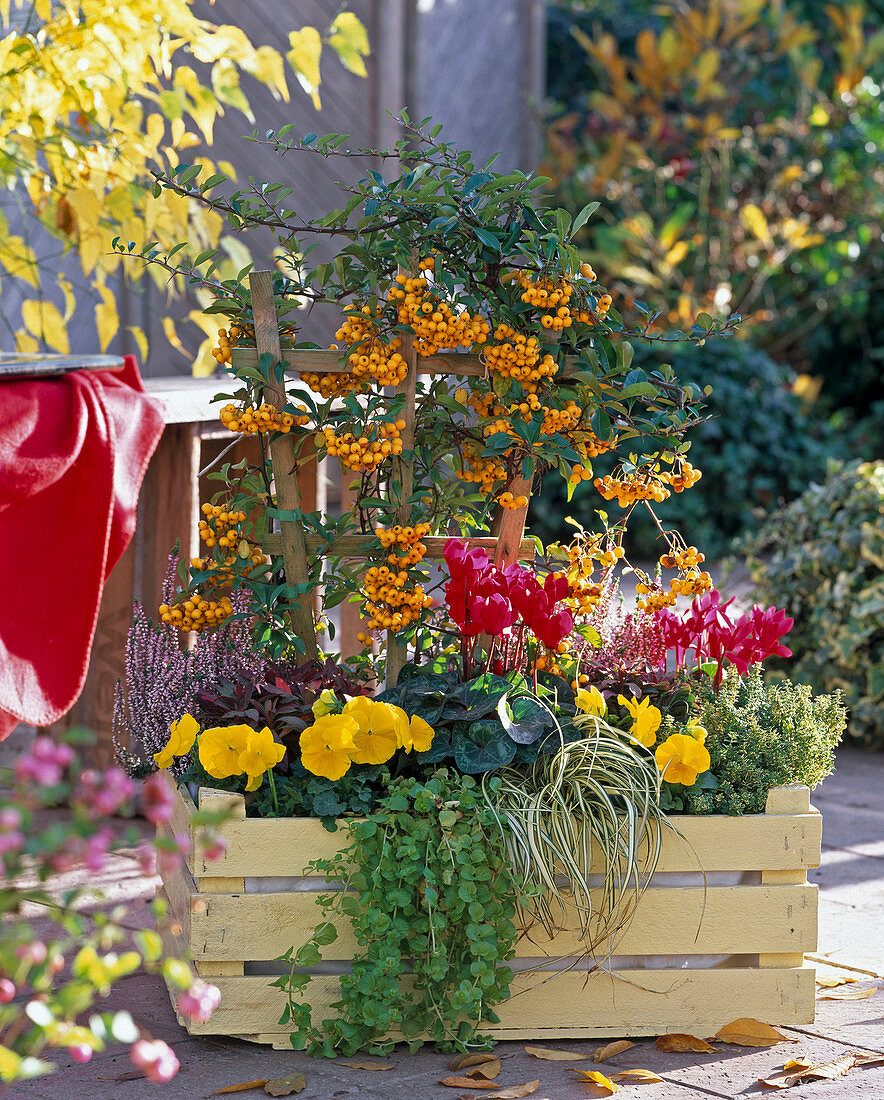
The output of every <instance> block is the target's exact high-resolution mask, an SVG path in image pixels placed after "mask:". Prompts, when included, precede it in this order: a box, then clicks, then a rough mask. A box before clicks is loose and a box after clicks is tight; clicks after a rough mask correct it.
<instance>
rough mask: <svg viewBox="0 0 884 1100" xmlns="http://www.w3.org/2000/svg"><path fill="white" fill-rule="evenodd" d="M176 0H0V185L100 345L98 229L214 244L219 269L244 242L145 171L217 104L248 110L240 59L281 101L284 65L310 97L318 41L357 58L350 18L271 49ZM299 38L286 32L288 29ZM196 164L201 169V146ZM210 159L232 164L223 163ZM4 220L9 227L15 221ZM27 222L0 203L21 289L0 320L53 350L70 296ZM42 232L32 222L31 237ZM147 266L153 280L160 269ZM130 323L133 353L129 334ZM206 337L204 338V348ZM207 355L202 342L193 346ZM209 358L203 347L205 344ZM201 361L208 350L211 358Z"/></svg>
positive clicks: (0, 280) (209, 122) (106, 327)
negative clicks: (66, 260) (75, 288)
mask: <svg viewBox="0 0 884 1100" xmlns="http://www.w3.org/2000/svg"><path fill="white" fill-rule="evenodd" d="M191 5H192V0H127V2H126V3H125V4H109V3H108V2H107V0H77V2H74V0H36V3H34V2H32V0H0V185H2V186H3V187H4V188H5V189H6V191H7V192H8V193H9V195H10V197H11V201H12V203H13V204H15V203H17V204H18V207H19V209H21V210H22V212H23V214H24V225H25V227H27V225H28V224H29V223H32V220H34V219H36V220H37V221H39V223H40V225H41V226H42V227H43V228H44V229H45V230H47V231H48V232H49V233H50V234H51V235H52V237H53V238H55V239H57V240H59V241H60V242H61V244H62V249H61V250H63V251H64V252H70V251H73V252H75V253H76V255H77V257H78V261H79V266H80V268H81V270H82V274H83V277H84V282H85V284H86V285H88V287H89V288H90V290H91V295H90V297H91V298H92V299H93V300H94V302H95V305H94V310H95V323H96V328H97V332H98V337H99V343H100V345H101V350H102V351H104V350H105V349H106V348H107V347H108V345H109V343H110V341H111V340H112V339H113V338H114V336H115V335H116V334H117V331H118V329H119V325H120V321H119V317H118V314H117V307H116V300H115V296H114V294H113V292H112V289H111V283H112V280H114V279H119V278H121V277H124V276H125V272H124V271H123V270H122V269H121V267H120V256H119V255H118V254H115V253H114V251H113V248H112V241H113V239H114V238H115V237H120V238H121V239H123V240H125V241H127V242H128V241H133V242H135V244H136V245H137V246H138V247H141V246H142V245H144V244H146V243H148V242H149V241H156V242H157V243H158V244H159V245H160V247H161V248H166V249H168V248H170V247H171V246H172V245H173V244H174V243H175V242H176V241H179V240H189V241H190V242H191V245H192V246H193V247H194V248H195V249H196V250H200V249H208V248H215V247H219V246H220V247H221V248H223V249H224V250H225V253H226V255H227V260H226V261H225V262H226V264H227V266H228V267H229V272H225V268H224V267H223V266H222V267H221V268H220V273H221V275H222V277H223V276H224V275H225V274H226V273H230V274H232V273H234V272H235V271H236V270H239V268H240V267H242V266H243V264H244V263H247V262H248V256H247V255H246V254H245V253H244V249H243V248H242V245H241V244H240V243H239V242H237V241H233V240H230V239H227V238H224V237H222V235H221V231H222V220H221V219H220V218H219V217H218V215H216V214H215V213H214V212H213V211H207V210H205V209H204V208H202V207H200V206H199V205H197V204H195V203H193V202H191V201H189V200H188V199H186V198H183V197H182V196H179V195H175V194H174V193H172V192H171V191H165V190H164V191H162V192H161V193H160V195H159V196H158V197H156V198H154V197H152V195H151V190H150V188H151V185H152V184H153V179H152V175H151V173H152V171H162V170H169V169H171V168H174V167H175V166H176V165H178V164H180V163H181V162H182V161H186V160H187V159H188V154H187V151H188V150H189V149H191V148H193V147H194V146H196V145H201V144H203V143H205V144H207V145H210V144H211V141H212V134H213V127H214V124H215V122H216V120H217V119H218V118H219V117H220V116H221V115H222V114H223V113H224V112H225V111H226V110H230V109H232V110H235V111H239V112H241V113H242V114H244V115H245V116H246V117H247V118H248V119H249V121H250V122H254V121H255V120H254V118H253V116H252V114H251V112H250V109H249V102H248V99H247V98H246V96H245V94H244V92H243V90H242V88H241V86H240V78H241V76H242V74H243V73H247V74H249V75H251V76H253V77H255V78H256V79H257V80H259V81H261V82H262V83H263V84H265V85H266V86H267V87H269V88H270V89H271V90H272V92H273V95H274V96H275V98H277V99H279V100H282V101H286V102H287V101H288V99H289V89H288V83H287V73H286V68H287V66H288V68H289V69H290V70H291V71H292V72H293V73H294V75H295V77H296V78H297V80H298V81H299V83H300V84H301V86H302V87H303V88H304V89H305V90H306V91H307V92H308V93H309V94H310V95H311V96H312V97H313V100H314V103H315V104H316V106H317V107H318V106H319V94H318V93H319V83H320V76H319V68H320V60H321V57H322V53H323V48H324V46H328V47H330V48H331V49H332V50H333V51H334V52H335V53H336V54H337V55H338V57H339V58H340V60H341V63H342V64H343V65H344V66H345V67H346V68H348V69H349V70H350V71H352V72H355V73H358V74H360V75H364V74H365V66H364V63H363V61H362V59H363V57H364V55H365V54H367V53H368V42H367V38H366V33H365V29H364V27H363V26H362V24H361V23H360V22H359V20H358V19H356V17H355V16H353V15H352V14H349V13H342V14H341V15H339V16H338V18H337V19H336V20H335V21H334V22H333V23H332V25H331V27H330V28H327V29H325V30H324V33H323V34H320V31H319V30H317V29H316V28H313V27H304V28H303V29H301V30H299V31H297V32H294V33H293V35H292V39H293V48H292V49H291V50H290V51H289V52H288V53H287V54H286V57H285V58H283V56H282V55H281V54H280V53H279V52H278V51H277V50H275V49H273V48H271V47H270V46H255V45H254V44H253V43H252V42H251V41H250V40H249V38H248V36H247V35H246V34H245V33H244V32H243V31H242V30H241V29H240V28H239V27H236V26H223V25H216V24H213V23H210V22H207V21H206V20H203V19H198V18H197V17H196V16H195V15H194V14H193V12H192V10H191ZM296 39H297V41H298V42H300V43H306V46H304V45H302V46H301V47H300V48H296V47H295V44H294V42H295V40H296ZM195 162H196V163H200V164H203V165H204V166H205V171H204V176H205V175H206V174H208V173H212V172H215V171H216V166H215V165H214V164H212V162H211V161H210V160H208V159H207V158H205V157H202V156H200V157H197V158H195ZM217 170H219V171H223V172H225V174H227V175H232V169H231V167H230V165H219V166H218V167H217ZM15 228H19V227H18V226H17V225H16V226H15ZM30 236H31V235H30V233H29V232H27V229H26V228H25V231H23V232H22V233H21V234H11V233H10V232H9V225H8V222H7V219H6V218H5V217H4V216H3V214H2V212H0V293H3V292H4V291H7V292H9V291H11V290H15V289H16V288H18V289H19V295H20V296H21V292H22V291H24V295H23V296H24V297H25V299H26V300H25V302H24V306H23V309H22V311H21V313H22V316H21V323H20V326H19V327H18V328H17V330H16V331H15V343H16V347H17V348H18V350H20V351H26V352H38V351H41V350H46V349H49V350H51V351H59V352H65V351H68V350H69V340H68V333H67V322H68V320H69V319H70V317H71V316H72V314H73V310H74V306H73V304H72V302H73V299H72V298H71V299H68V297H67V296H65V303H64V305H63V306H61V305H60V304H56V303H58V302H59V294H58V270H57V263H53V262H52V259H53V258H54V257H57V256H58V255H59V251H60V250H59V249H58V247H57V246H56V247H55V248H54V249H53V253H52V256H50V255H48V254H46V253H45V252H44V253H43V254H41V253H40V252H39V251H38V247H35V246H33V245H32V243H31V240H30ZM44 239H45V237H44ZM151 276H152V277H153V278H154V279H155V280H156V282H157V284H158V286H160V287H161V288H162V289H163V291H164V292H166V290H167V283H166V280H165V278H164V277H163V273H162V272H160V271H158V270H156V271H154V270H153V269H151ZM131 334H132V336H133V338H134V340H135V342H136V344H137V345H138V347H139V350H140V351H141V353H142V355H143V354H145V353H146V344H145V339H144V334H143V333H142V332H141V330H139V329H136V328H134V327H133V328H132V329H131ZM207 350H208V349H206V351H207ZM207 357H208V356H207ZM209 362H210V363H211V362H212V361H211V359H209ZM212 365H213V366H214V363H212Z"/></svg>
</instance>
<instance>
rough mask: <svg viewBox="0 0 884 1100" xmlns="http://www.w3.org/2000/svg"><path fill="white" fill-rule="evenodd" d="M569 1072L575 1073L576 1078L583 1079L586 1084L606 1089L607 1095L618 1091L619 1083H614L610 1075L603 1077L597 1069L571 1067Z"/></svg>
mask: <svg viewBox="0 0 884 1100" xmlns="http://www.w3.org/2000/svg"><path fill="white" fill-rule="evenodd" d="M571 1072H572V1073H576V1074H577V1078H576V1080H579V1081H583V1082H585V1083H586V1084H587V1085H590V1084H592V1085H598V1086H599V1087H600V1088H603V1089H607V1090H608V1092H607V1095H608V1096H613V1095H614V1093H615V1092H619V1091H620V1086H619V1085H615V1084H614V1082H613V1081H612V1080H611V1078H610V1077H605V1075H604V1074H603V1073H600V1072H599V1071H598V1070H597V1069H572V1070H571Z"/></svg>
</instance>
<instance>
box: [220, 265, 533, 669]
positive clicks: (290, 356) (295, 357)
mask: <svg viewBox="0 0 884 1100" xmlns="http://www.w3.org/2000/svg"><path fill="white" fill-rule="evenodd" d="M249 288H250V290H251V295H252V311H253V314H254V320H255V344H256V347H255V348H234V349H233V352H232V360H233V366H234V367H257V365H258V360H259V357H260V356H261V355H263V354H265V353H267V354H269V355H270V356H271V357H272V359H273V361H274V362H279V361H282V362H284V363H285V364H286V367H287V368H288V369H290V370H291V371H297V372H305V373H311V374H342V373H346V372H347V371H348V367H347V364H346V356H345V355H342V353H341V352H338V351H322V350H300V351H283V350H282V348H281V346H280V341H279V325H278V320H277V314H276V302H275V300H274V297H273V277H272V275H271V273H270V272H269V271H256V272H253V273H252V274H251V275H250V276H249ZM399 350H400V354H401V355H402V357H403V359H405V360H406V362H407V364H408V371H407V373H406V376H405V378H404V379H403V381H402V382H401V383H400V384H399V385H398V386H397V387H396V391H395V392H396V393H398V394H401V395H402V396H403V397H404V399H405V407H404V410H403V412H402V419H403V420H404V421H405V429H404V430H403V431H402V433H401V440H402V457H398V458H395V459H394V460H393V462H394V467H393V470H394V477H395V479H396V480H397V481H398V482H399V485H400V501H401V504H400V506H399V522H400V523H403V524H405V523H407V522H408V519H409V506H408V499H409V497H410V496H411V494H412V491H413V487H414V461H413V459H412V458H410V457H408V456H409V455H410V454H411V452H412V450H413V447H414V421H415V387H416V384H417V376H418V375H419V374H430V375H454V376H458V377H474V378H475V377H482V376H483V375H484V374H485V373H486V367H485V364H484V363H483V362H482V361H481V359H480V357H479V356H478V355H475V354H472V353H469V352H456V351H453V352H448V353H446V354H440V355H432V356H421V355H419V354H418V352H417V351H416V350H415V348H414V338H413V337H411V336H403V338H402V346H401V348H400V349H399ZM263 400H265V401H267V402H268V403H272V404H274V405H276V407H277V408H282V407H283V405H284V404H285V403H286V396H285V392H284V385H283V384H281V383H277V382H275V381H272V382H270V383H268V384H267V385H265V387H264V391H263ZM270 457H271V460H272V462H273V474H274V482H275V488H276V500H277V507H278V508H279V509H280V510H281V511H282V512H283V513H288V514H289V515H294V516H295V517H300V515H301V496H300V492H299V490H298V483H297V478H296V476H295V472H296V468H297V457H298V456H297V449H296V445H295V437H293V436H292V435H281V434H278V433H276V434H274V435H273V436H272V438H271V440H270ZM523 473H524V471H521V472H520V473H519V474H518V476H514V477H511V478H510V479H509V481H508V482H507V486H506V488H507V490H508V491H509V492H511V493H512V494H513V496H515V497H518V496H525V497H528V498H529V499H530V496H531V485H532V480H533V478H531V477H528V478H526V477H524V476H522V475H523ZM527 511H528V509H527V505H526V506H525V507H524V508H513V509H505V508H501V507H498V509H497V514H496V516H495V518H494V520H493V523H492V535H491V536H490V537H485V538H472V539H467V540H466V541H467V543H468V545H469V546H470V547H479V546H481V547H484V548H485V549H486V550H487V551H488V553H489V556H490V557H491V558H492V559H493V560H494V561H495V562H496V563H497V564H499V565H510V564H511V563H512V562H514V561H517V560H531V559H533V557H534V542H533V540H531V539H528V538H524V537H523V536H524V532H525V517H526V514H527ZM447 541H448V539H447V538H446V537H429V538H425V539H423V540H422V542H423V543H424V545H425V546H426V547H427V552H426V554H425V555H424V557H425V558H428V559H431V560H432V559H440V558H441V557H442V551H443V548H444V546H445V543H446V542H447ZM263 547H264V549H265V550H266V551H267V552H268V553H270V554H281V555H282V558H283V561H284V564H285V571H286V579H287V581H288V583H289V584H301V583H306V581H307V578H308V574H309V556H310V555H315V554H316V553H317V552H318V551H320V549H321V550H322V551H324V552H325V553H333V554H335V555H341V556H343V557H348V558H353V559H356V560H359V559H366V558H368V557H369V556H370V551H371V548H372V547H373V538H372V537H369V536H363V535H347V536H343V537H341V538H338V539H337V540H336V541H335V542H334V543H333V544H332V545H331V546H330V547H328V546H327V545H326V544H325V543H324V542H323V541H322V540H320V539H318V538H316V537H315V536H309V535H306V534H305V532H304V525H303V522H302V521H301V519H300V518H294V519H292V518H285V519H281V520H280V532H279V534H278V535H270V536H268V537H266V538H265V539H264V540H263ZM291 624H292V629H293V630H294V632H295V633H296V634H297V636H298V637H299V638H301V639H302V640H303V642H304V644H305V646H306V656H307V657H308V658H309V657H315V656H316V653H317V646H316V631H315V627H314V622H313V610H312V607H311V601H310V600H309V598H306V597H305V598H304V599H302V600H301V601H299V603H298V604H297V605H295V606H293V607H292V610H291ZM406 659H407V653H406V646H405V644H404V643H402V642H400V641H398V640H397V638H396V635H395V633H393V632H388V635H387V683H388V684H395V682H396V679H397V677H398V675H399V670H400V669H401V668H402V666H403V664H404V663H405V661H406Z"/></svg>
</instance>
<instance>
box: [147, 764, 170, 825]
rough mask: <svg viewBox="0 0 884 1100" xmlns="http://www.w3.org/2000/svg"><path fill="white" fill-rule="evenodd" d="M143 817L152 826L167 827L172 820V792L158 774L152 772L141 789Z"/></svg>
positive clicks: (162, 777)
mask: <svg viewBox="0 0 884 1100" xmlns="http://www.w3.org/2000/svg"><path fill="white" fill-rule="evenodd" d="M141 801H142V805H143V807H144V816H145V817H146V818H147V820H148V821H149V822H150V823H151V824H152V825H168V824H169V822H170V821H171V820H172V809H173V806H174V802H173V800H172V791H171V789H170V788H169V784H168V783H167V782H166V780H165V778H164V776H163V775H162V774H161V773H160V772H152V773H151V774H150V775H149V776H148V777H147V779H145V781H144V785H143V786H142V788H141Z"/></svg>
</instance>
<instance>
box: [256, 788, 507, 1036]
mask: <svg viewBox="0 0 884 1100" xmlns="http://www.w3.org/2000/svg"><path fill="white" fill-rule="evenodd" d="M498 782H499V781H498V780H496V779H494V778H491V779H489V780H488V781H487V783H486V786H487V787H489V788H490V789H491V790H492V791H493V790H495V789H496V786H495V785H496V784H497V783H498ZM346 828H347V836H348V839H349V844H347V845H346V846H345V847H343V848H342V850H341V851H340V852H338V853H337V855H335V856H334V857H332V858H331V859H320V860H315V861H314V862H313V863H311V864H310V870H311V871H312V872H313V873H317V872H318V873H320V874H323V875H325V877H326V879H327V881H329V882H330V883H341V884H343V886H344V889H343V890H340V889H338V890H333V891H330V892H329V893H328V894H325V895H322V896H320V898H319V904H320V905H321V906H322V909H323V917H324V919H323V921H322V923H321V924H319V925H318V926H317V927H316V929H315V930H314V933H313V936H312V937H311V938H310V940H309V941H308V942H307V943H305V944H303V945H302V946H301V947H298V948H296V947H292V948H290V949H289V950H288V951H287V952H286V953H285V954H284V955H283V956H282V959H281V961H283V962H285V963H286V964H288V966H289V970H288V973H286V974H284V975H283V976H282V977H281V978H279V980H278V981H277V982H275V983H274V984H275V985H276V986H277V987H279V988H280V989H282V990H283V991H284V992H285V995H286V999H287V1004H286V1008H285V1010H284V1012H283V1015H282V1019H281V1020H280V1023H281V1024H290V1025H291V1028H292V1035H291V1042H292V1046H293V1047H294V1048H295V1049H296V1050H303V1049H306V1050H308V1051H310V1052H311V1053H314V1054H321V1055H325V1056H326V1057H332V1056H335V1055H341V1054H344V1055H349V1054H353V1053H355V1052H356V1051H358V1050H369V1051H372V1052H374V1053H383V1052H385V1051H388V1050H390V1049H391V1048H392V1046H393V1040H391V1039H390V1038H389V1037H388V1036H389V1034H390V1033H391V1032H400V1033H401V1034H402V1036H403V1037H404V1038H405V1039H406V1040H408V1041H409V1043H410V1044H411V1046H412V1049H416V1048H417V1047H419V1046H420V1045H421V1043H422V1042H423V1041H424V1040H425V1039H429V1040H431V1041H433V1042H435V1043H436V1044H437V1046H438V1047H439V1048H440V1049H442V1050H463V1049H465V1048H466V1047H467V1046H476V1045H481V1044H483V1043H484V1042H485V1040H484V1039H483V1038H482V1036H481V1035H480V1034H479V1031H480V1029H481V1027H482V1025H483V1023H486V1022H488V1023H496V1022H497V1020H498V1017H497V1016H496V1014H495V1011H494V1008H495V1006H496V1005H497V1004H499V1003H500V1002H501V1001H502V1000H504V999H505V998H506V997H507V996H508V994H509V986H510V981H511V979H512V970H511V969H510V968H509V967H508V966H506V965H502V964H501V963H502V960H505V959H508V958H511V957H512V955H513V953H514V948H515V942H516V925H515V922H514V919H515V916H516V907H517V904H518V899H519V897H520V889H519V884H518V883H517V882H516V881H515V879H514V876H513V871H512V869H511V864H510V862H509V860H508V858H507V854H506V846H505V843H504V837H503V834H502V832H501V829H500V826H499V823H498V818H497V816H496V814H495V813H494V812H493V811H492V810H491V809H490V808H489V806H488V804H487V803H486V801H485V798H484V797H483V794H482V790H481V788H480V787H479V785H478V784H477V783H476V781H475V780H474V779H473V778H472V777H471V776H468V775H458V774H457V773H454V772H450V771H449V770H447V769H444V768H441V769H439V770H437V771H435V772H434V773H433V774H432V775H431V776H430V777H429V778H428V779H425V780H420V779H415V778H410V779H402V780H400V781H398V782H396V783H394V784H393V785H392V786H391V788H390V790H389V792H388V793H387V795H386V796H385V797H383V798H382V799H380V809H378V810H377V811H376V812H375V813H373V814H371V815H370V816H369V817H368V818H366V819H364V820H357V821H349V822H347V825H346ZM344 919H348V920H349V921H350V922H352V926H353V932H354V934H355V938H356V943H357V944H358V947H357V949H356V951H355V952H354V957H353V965H352V971H351V972H350V973H347V974H344V975H342V977H341V999H340V1001H338V1002H336V1003H334V1004H333V1005H332V1006H331V1007H332V1009H334V1010H335V1012H336V1016H335V1017H334V1018H331V1019H326V1020H322V1021H315V1020H313V1019H312V1017H311V1011H310V1007H309V1004H308V1002H307V998H306V997H305V996H304V993H305V990H306V988H307V986H308V985H309V983H310V979H311V975H310V972H309V971H310V968H311V967H316V966H317V965H318V964H319V963H320V962H321V960H322V954H323V952H322V948H323V947H327V946H328V945H329V944H331V943H334V942H335V940H336V939H337V938H338V934H339V931H340V925H341V922H342V920H344Z"/></svg>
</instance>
